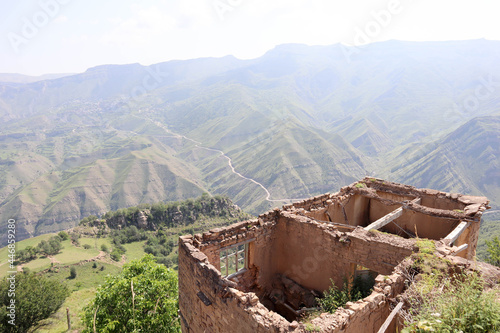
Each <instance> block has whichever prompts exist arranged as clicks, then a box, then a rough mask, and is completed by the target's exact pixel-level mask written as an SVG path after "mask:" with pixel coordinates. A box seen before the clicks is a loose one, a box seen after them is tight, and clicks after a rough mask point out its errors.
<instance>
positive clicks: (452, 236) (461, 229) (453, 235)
mask: <svg viewBox="0 0 500 333" xmlns="http://www.w3.org/2000/svg"><path fill="white" fill-rule="evenodd" d="M469 225H470V222H465V221H462V222H460V224H459V225H458V226H457V227H456V228H455V229H453V231H452V232H450V233H449V234H448V235H447V236H446V237H445V238H444V240H448V241H450V243H449V244H452V243H453V242H454V241H456V240H457V238H458V237H459V236H460V235H461V234H462V232H464V231H465V229H467V227H468V226H469Z"/></svg>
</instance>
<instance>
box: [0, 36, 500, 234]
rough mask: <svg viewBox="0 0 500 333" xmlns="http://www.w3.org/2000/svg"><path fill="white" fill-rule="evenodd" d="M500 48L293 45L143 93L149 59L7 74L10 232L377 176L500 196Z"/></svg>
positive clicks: (253, 205)
mask: <svg viewBox="0 0 500 333" xmlns="http://www.w3.org/2000/svg"><path fill="white" fill-rule="evenodd" d="M477 50H481V52H477ZM499 56H500V42H495V41H485V40H476V41H462V42H460V41H455V42H430V43H415V42H397V41H389V42H384V43H375V44H370V45H368V46H366V47H365V48H364V49H363V52H360V53H357V54H355V55H353V56H352V57H351V59H349V60H350V62H349V63H347V62H346V58H345V55H344V54H343V52H342V49H341V48H340V47H339V45H332V46H316V47H308V46H305V45H284V46H280V47H276V48H275V49H273V50H270V51H269V52H268V53H266V54H265V55H264V56H262V57H260V58H258V59H253V60H238V59H235V58H234V57H224V58H218V59H212V58H206V59H195V60H188V61H171V62H166V63H161V64H157V65H152V66H150V68H149V70H153V71H157V70H159V71H161V72H162V73H164V74H162V79H161V80H160V81H161V82H159V84H158V87H156V88H155V89H152V90H147V92H146V94H144V95H141V96H135V95H134V96H132V95H133V94H132V92H133V91H135V90H134V89H135V88H138V87H141V85H142V82H143V79H144V77H145V75H148V71H147V70H146V69H147V68H146V67H144V66H141V65H139V64H131V65H107V66H99V67H96V68H92V69H89V70H88V71H86V72H85V73H81V74H76V75H71V76H66V77H62V78H59V79H54V80H48V81H40V82H34V83H27V84H16V85H14V86H12V85H6V84H1V83H0V119H1V120H2V125H1V129H2V131H1V133H2V134H1V135H0V221H2V222H0V232H2V231H3V230H4V228H5V224H6V221H7V220H8V219H9V218H14V219H16V221H17V226H18V229H17V230H18V237H19V239H23V238H28V237H32V236H36V235H40V234H42V233H47V232H55V231H58V230H62V229H67V228H70V227H74V226H76V225H77V223H78V221H79V220H80V219H82V218H84V217H86V216H89V215H100V214H103V213H105V212H106V211H108V210H110V209H112V210H115V209H119V208H124V207H128V206H130V205H136V204H140V203H152V202H157V201H164V200H181V199H185V198H189V197H195V196H198V195H200V194H201V193H203V192H208V193H210V194H223V195H228V196H230V197H231V199H232V200H233V201H234V202H235V203H236V204H237V205H239V206H240V207H242V208H243V209H244V210H246V211H248V212H250V213H253V214H257V213H260V212H262V211H265V210H267V209H269V208H271V207H273V206H280V205H282V204H284V203H287V202H289V201H288V200H287V199H297V198H304V197H310V196H312V195H317V194H320V193H324V192H330V191H336V190H337V189H338V188H340V187H341V186H343V185H346V184H349V183H351V182H352V181H353V180H355V179H359V178H361V177H363V176H365V175H367V174H372V175H378V176H382V177H384V178H387V179H390V180H395V181H402V182H406V183H410V184H413V185H417V186H422V187H432V188H436V189H439V190H450V191H458V192H462V193H467V194H478V195H487V196H488V197H489V198H490V199H491V200H492V202H499V201H500V199H499V195H500V185H499V184H498V181H497V180H498V179H499V177H498V172H499V171H498V170H499V169H498V144H497V143H498V135H496V136H495V133H497V134H498V129H497V127H498V126H497V124H496V123H495V121H494V120H492V119H495V116H498V110H499V109H500V100H499V98H498V94H496V93H494V92H495V89H497V88H496V87H497V85H496V83H495V82H496V81H494V78H496V77H500V72H499V68H498V66H496V61H497V59H498V57H499ZM492 80H493V81H492ZM478 89H479V90H480V91H482V92H486V93H487V94H486V95H485V96H481V100H478V102H479V104H478V105H477V106H476V107H471V106H470V105H468V104H467V101H469V100H471V98H472V99H473V98H476V97H475V96H476V95H475V94H476V91H478ZM492 91H493V92H492ZM490 117H493V118H490ZM473 119H477V120H473ZM470 121H472V122H470ZM495 144H496V146H495ZM274 200H276V201H274ZM2 226H3V228H2ZM3 241H5V239H3Z"/></svg>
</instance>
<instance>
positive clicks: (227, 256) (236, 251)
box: [220, 241, 250, 277]
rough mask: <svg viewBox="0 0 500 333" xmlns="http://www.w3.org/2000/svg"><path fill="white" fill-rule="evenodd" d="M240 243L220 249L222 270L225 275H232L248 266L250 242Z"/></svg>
mask: <svg viewBox="0 0 500 333" xmlns="http://www.w3.org/2000/svg"><path fill="white" fill-rule="evenodd" d="M249 242H250V241H246V242H245V243H238V244H235V245H232V246H228V247H225V248H223V249H221V251H220V272H221V274H222V276H223V277H228V276H229V277H230V276H232V275H235V274H237V273H240V272H243V271H245V270H246V269H247V268H248V243H249Z"/></svg>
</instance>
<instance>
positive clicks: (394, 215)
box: [365, 207, 403, 231]
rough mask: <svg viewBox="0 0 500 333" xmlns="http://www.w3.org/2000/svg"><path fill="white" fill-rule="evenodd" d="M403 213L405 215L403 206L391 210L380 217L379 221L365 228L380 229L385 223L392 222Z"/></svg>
mask: <svg viewBox="0 0 500 333" xmlns="http://www.w3.org/2000/svg"><path fill="white" fill-rule="evenodd" d="M401 215H403V207H399V208H398V209H396V210H394V211H392V212H390V213H389V214H387V215H385V216H383V217H381V218H379V219H378V220H377V221H375V222H373V223H371V224H370V225H368V226H366V227H365V230H367V231H368V230H372V229H377V230H378V229H380V228H382V227H383V226H384V225H386V224H389V223H391V222H392V221H394V220H395V219H397V218H398V217H400V216H401Z"/></svg>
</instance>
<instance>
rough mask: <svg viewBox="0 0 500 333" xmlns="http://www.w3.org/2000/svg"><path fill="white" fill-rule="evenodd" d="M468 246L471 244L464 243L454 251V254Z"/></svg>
mask: <svg viewBox="0 0 500 333" xmlns="http://www.w3.org/2000/svg"><path fill="white" fill-rule="evenodd" d="M468 247H469V244H462V245H460V246H459V247H458V248H457V249H456V250H455V251H453V252H452V254H453V255H455V254H457V253H460V252H462V251H463V250H465V249H466V248H468Z"/></svg>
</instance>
